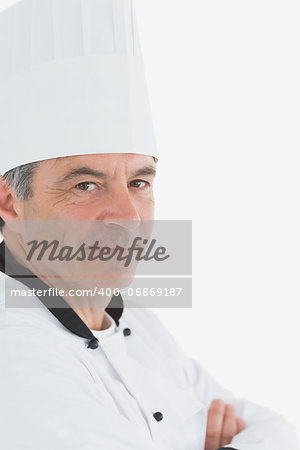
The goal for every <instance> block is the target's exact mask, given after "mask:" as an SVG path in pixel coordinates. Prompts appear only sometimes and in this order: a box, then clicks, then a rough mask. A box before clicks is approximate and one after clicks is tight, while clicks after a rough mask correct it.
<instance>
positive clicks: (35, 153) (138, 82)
mask: <svg viewBox="0 0 300 450" xmlns="http://www.w3.org/2000/svg"><path fill="white" fill-rule="evenodd" d="M0 148H1V152H0V154H1V156H0V158H1V159H0V173H2V174H3V173H5V172H6V171H8V170H10V169H12V168H14V167H16V166H19V165H22V164H26V163H30V162H34V161H40V160H44V159H50V158H57V157H62V156H73V155H84V154H95V153H139V154H145V155H150V156H155V157H157V148H156V142H155V136H154V130H153V124H152V118H151V112H150V106H149V100H148V93H147V86H146V80H145V74H144V67H143V60H142V55H141V49H140V42H139V37H138V30H137V24H136V16H135V12H134V9H133V4H132V0H21V1H20V2H19V3H16V4H14V5H13V6H11V7H9V8H8V9H6V10H4V11H3V12H1V13H0Z"/></svg>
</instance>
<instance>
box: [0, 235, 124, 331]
mask: <svg viewBox="0 0 300 450" xmlns="http://www.w3.org/2000/svg"><path fill="white" fill-rule="evenodd" d="M5 255H6V258H5ZM20 268H21V269H22V270H21V271H20ZM8 269H9V270H8ZM0 271H1V272H3V273H5V274H6V275H8V276H10V277H11V278H14V279H18V278H22V280H21V282H22V283H23V284H25V285H26V286H28V287H29V288H31V289H32V288H33V287H35V288H36V289H47V288H48V287H49V286H47V285H46V284H45V283H44V282H43V281H42V280H41V279H40V278H38V277H37V276H36V275H34V274H33V273H32V272H31V271H30V270H29V269H27V268H25V267H23V266H20V265H19V264H18V263H17V261H16V260H15V258H14V257H13V255H12V253H11V252H10V251H9V250H8V248H7V247H6V246H5V243H4V241H2V242H1V244H0ZM6 272H8V273H6ZM18 273H19V274H21V273H22V275H17V274H18ZM10 274H14V275H10ZM38 298H39V299H40V301H41V302H42V303H43V304H44V305H45V306H46V307H47V305H46V304H45V303H47V302H46V299H47V298H46V299H45V297H42V296H40V297H38ZM53 299H54V300H55V302H56V303H57V304H58V305H59V306H60V307H59V308H48V307H47V309H48V310H49V311H50V312H51V313H52V314H53V315H54V316H55V317H56V319H57V320H59V322H60V323H61V324H62V325H64V326H65V327H66V328H67V329H68V330H69V331H71V332H72V333H74V334H76V335H77V336H80V337H83V338H86V339H97V338H95V336H94V335H93V333H92V332H91V330H90V329H89V328H88V326H87V325H86V324H85V323H84V322H83V321H82V320H81V318H80V317H79V316H78V315H77V314H76V312H75V311H74V310H73V309H72V308H71V307H70V306H69V305H68V303H67V302H66V301H65V300H64V299H63V298H62V297H60V296H59V295H58V296H56V297H54V298H53V297H52V300H53ZM52 300H51V301H52ZM123 310H124V302H123V299H122V296H121V295H118V296H116V295H114V296H113V297H112V299H111V301H110V303H109V305H108V306H107V308H105V311H106V312H107V313H108V314H109V315H110V316H111V317H112V318H113V320H114V321H115V323H116V325H117V326H119V321H120V318H121V316H122V314H123Z"/></svg>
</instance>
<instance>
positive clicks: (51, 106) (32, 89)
mask: <svg viewBox="0 0 300 450" xmlns="http://www.w3.org/2000/svg"><path fill="white" fill-rule="evenodd" d="M131 8H132V4H131V2H130V1H129V0H128V1H127V0H118V1H117V0H116V1H113V0H107V1H100V0H98V1H96V2H95V1H92V0H85V1H84V2H80V1H77V0H68V1H67V0H59V1H50V0H38V1H35V2H34V1H33V2H32V1H29V0H23V1H22V2H21V3H20V4H17V5H15V6H14V7H12V8H10V9H9V10H7V11H5V13H3V15H2V17H0V33H3V36H2V37H5V38H6V39H3V42H6V45H7V46H9V45H13V47H12V49H11V50H12V52H13V55H14V57H13V58H12V60H13V61H14V64H13V65H10V66H9V65H7V66H5V68H6V69H7V70H6V71H2V72H1V73H2V74H3V73H4V75H3V78H2V80H1V82H2V85H1V89H0V98H1V102H0V104H1V107H0V108H1V110H0V114H1V117H2V119H3V121H1V122H0V123H1V124H2V125H1V133H0V134H1V137H0V139H1V147H2V148H5V149H6V154H5V157H4V158H3V160H2V162H1V164H2V165H1V170H2V174H3V175H4V176H3V177H2V178H1V184H0V216H1V218H2V220H3V228H2V233H3V237H4V241H3V242H2V244H1V247H0V269H1V299H2V304H3V305H2V310H1V315H0V321H1V325H0V366H1V367H0V373H1V385H0V398H1V402H0V405H1V406H0V424H1V435H0V436H1V437H0V441H1V444H2V447H3V448H5V449H22V448H30V449H36V450H37V449H43V448H51V449H60V448H61V449H62V448H71V449H97V448H103V449H107V450H109V449H114V450H115V449H116V450H118V449H131V450H132V449H143V450H144V449H153V450H154V449H161V450H168V449H170V450H175V449H193V450H196V449H197V450H201V449H202V450H203V449H205V450H216V449H218V448H221V447H222V448H223V447H224V448H225V446H226V448H235V449H238V450H252V449H253V450H266V449H272V450H277V449H278V450H279V449H282V448H288V449H290V450H295V449H296V448H297V443H296V436H295V432H294V430H293V428H292V427H291V426H290V425H289V424H287V423H286V422H285V421H284V420H283V419H282V418H281V417H280V416H278V415H277V414H275V413H274V412H272V411H270V410H267V409H265V408H262V407H260V406H258V405H255V404H253V403H251V402H250V401H247V400H243V399H236V398H234V396H233V395H232V394H231V393H230V392H228V391H227V390H225V389H223V388H222V387H220V386H219V385H218V383H217V382H216V381H215V380H214V379H213V378H212V377H211V376H210V375H209V374H208V373H207V372H206V371H205V370H204V368H202V367H201V366H200V364H199V363H198V362H197V361H195V360H193V359H190V358H188V357H187V356H186V355H185V354H184V352H183V351H182V350H181V348H180V347H179V346H178V344H177V343H176V341H175V340H174V339H173V338H172V337H171V336H170V334H169V333H168V332H167V331H166V330H165V328H164V327H163V325H162V324H161V322H160V321H159V319H158V318H157V317H156V316H155V315H154V313H152V312H151V311H150V310H148V309H146V308H124V303H123V301H122V297H121V296H113V297H112V296H109V295H107V297H106V298H104V306H103V307H95V305H94V304H93V305H88V306H87V307H86V305H85V307H82V304H83V303H82V302H81V300H80V299H79V301H78V302H75V304H74V305H72V307H69V308H68V307H67V303H68V302H70V303H71V301H72V300H71V299H70V298H68V297H67V296H65V297H64V296H61V295H57V296H56V301H57V303H56V306H55V307H51V306H49V305H48V304H47V303H46V302H45V298H44V297H43V296H42V295H33V296H32V299H31V301H32V303H31V307H30V308H28V307H26V308H25V307H24V308H22V307H20V305H19V307H14V308H11V307H9V304H8V305H7V306H8V307H5V303H6V300H7V299H6V298H5V295H6V293H7V289H5V288H6V287H7V286H9V285H10V282H11V281H12V280H13V281H14V287H16V286H17V287H18V288H19V289H22V290H24V289H25V290H26V291H28V293H29V291H30V288H32V287H37V286H38V287H39V288H46V287H53V288H55V287H57V286H58V285H59V283H60V282H61V281H63V282H66V280H68V277H67V276H62V277H61V278H59V277H56V278H55V277H54V278H51V277H47V276H45V270H44V267H43V265H42V264H43V261H41V263H40V264H39V263H37V261H36V260H28V259H27V258H26V256H27V255H26V253H25V251H24V250H25V247H24V243H25V241H24V234H22V233H23V231H24V227H25V228H26V227H27V224H28V223H29V224H30V226H29V227H27V229H26V232H31V231H32V228H31V226H34V225H33V224H34V223H38V224H40V223H42V224H46V225H47V223H49V224H53V223H58V224H61V223H64V222H65V221H69V220H71V221H74V222H77V223H79V221H80V223H81V227H82V228H83V229H84V227H85V224H86V223H88V224H91V223H92V224H93V223H97V221H98V222H100V223H102V222H103V223H105V224H108V231H109V232H108V236H110V235H112V234H113V233H114V230H115V229H117V230H118V231H121V232H122V233H123V235H125V234H129V232H131V231H132V228H130V227H132V224H140V223H143V222H144V221H148V220H150V221H151V220H153V217H154V196H153V183H154V178H155V172H156V161H157V152H156V148H155V142H154V137H153V132H152V124H151V119H150V114H149V107H148V103H147V95H146V92H145V84H144V80H143V72H142V65H141V55H140V50H139V42H138V38H137V30H136V23H135V20H134V15H132V9H131ZM112 18H113V20H112ZM12 30H14V33H15V35H14V39H13V43H14V44H10V42H11V41H10V40H9V39H8V36H10V37H11V35H10V33H12ZM29 36H30V39H27V38H28V37H29ZM26 39H27V41H26ZM26 45H28V47H26ZM28 49H30V50H28ZM21 50H22V51H21ZM25 50H26V51H25ZM28 52H29V53H30V58H28V59H27V60H26V61H25V59H26V55H27V56H28ZM7 54H9V52H6V53H5V54H3V55H0V56H2V58H1V61H3V64H4V63H5V61H6V62H7V61H8V59H9V60H10V61H11V59H10V58H8V59H7V60H5V55H7ZM5 111H6V114H5ZM7 111H9V113H7ZM25 113H26V114H25ZM3 124H5V126H4V125H3ZM99 149H100V151H99ZM118 149H119V151H118ZM122 224H123V226H122ZM81 227H80V228H77V232H78V234H79V235H81V234H82V229H81ZM126 227H127V228H126ZM88 230H89V231H90V228H88ZM42 231H44V229H43V230H42ZM48 231H49V233H50V234H51V233H52V231H53V230H52V228H51V227H49V228H48ZM65 231H66V230H65V229H64V230H63V232H64V233H65ZM72 231H74V230H69V232H70V234H72ZM86 235H87V234H85V236H86ZM64 237H65V234H64ZM86 264H88V263H85V264H84V265H83V266H81V269H82V270H85V268H86ZM65 266H67V270H70V269H69V265H65ZM65 266H60V267H62V268H64V267H65ZM71 267H72V271H73V270H75V274H76V270H77V266H76V265H72V266H71ZM97 267H98V266H97ZM116 267H117V272H118V271H119V270H120V267H119V266H114V268H116ZM89 268H90V266H89ZM20 273H22V278H18V274H20ZM16 274H17V275H16ZM84 275H85V276H82V278H81V279H79V282H81V283H82V285H83V287H85V283H86V280H87V279H88V278H87V275H88V271H86V272H85V273H84ZM120 279H121V277H116V280H114V281H113V282H112V285H113V284H114V283H115V282H116V283H118V282H120ZM45 280H46V281H47V283H46V282H45ZM73 281H74V282H78V277H75V278H74V279H73ZM101 281H103V280H101ZM101 281H100V284H101ZM108 283H109V282H108ZM71 286H72V284H71ZM49 295H50V294H49ZM46 296H47V294H46ZM48 299H49V298H48ZM24 301H25V300H24Z"/></svg>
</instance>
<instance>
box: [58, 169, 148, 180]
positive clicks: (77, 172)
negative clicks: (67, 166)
mask: <svg viewBox="0 0 300 450" xmlns="http://www.w3.org/2000/svg"><path fill="white" fill-rule="evenodd" d="M143 175H152V176H155V175H156V168H155V167H153V166H146V167H142V168H141V169H138V170H136V171H135V172H134V173H133V174H132V175H131V177H130V178H135V177H139V176H143ZM81 176H91V177H95V178H101V179H103V180H104V179H107V178H108V175H107V174H106V173H104V172H100V171H98V170H95V169H91V168H90V167H78V168H77V169H73V170H71V171H70V172H68V173H67V174H66V175H65V176H64V177H63V178H62V179H61V180H60V181H59V184H62V183H66V182H67V181H70V180H73V179H74V178H78V177H81Z"/></svg>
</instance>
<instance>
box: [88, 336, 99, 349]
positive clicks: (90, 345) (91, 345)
mask: <svg viewBox="0 0 300 450" xmlns="http://www.w3.org/2000/svg"><path fill="white" fill-rule="evenodd" d="M98 347H99V342H98V339H91V340H90V342H89V343H88V348H91V349H92V350H95V349H96V348H98Z"/></svg>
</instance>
